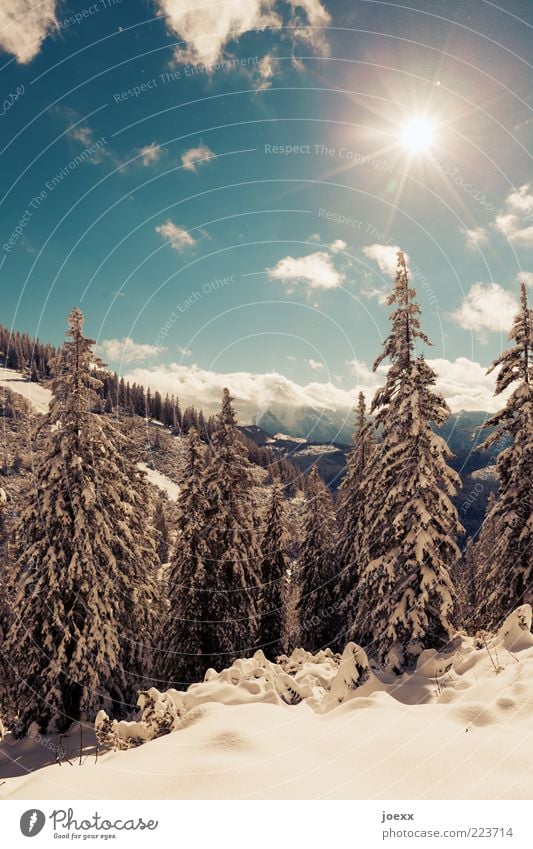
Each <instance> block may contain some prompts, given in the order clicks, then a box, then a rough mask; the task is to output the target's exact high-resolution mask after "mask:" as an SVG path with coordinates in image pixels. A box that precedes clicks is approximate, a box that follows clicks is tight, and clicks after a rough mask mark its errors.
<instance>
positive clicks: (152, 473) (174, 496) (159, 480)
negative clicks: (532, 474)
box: [137, 463, 180, 501]
mask: <svg viewBox="0 0 533 849" xmlns="http://www.w3.org/2000/svg"><path fill="white" fill-rule="evenodd" d="M137 465H138V467H139V469H142V471H143V472H146V476H147V478H148V480H149V482H150V483H151V484H153V485H154V486H157V487H158V488H159V489H162V490H163V492H166V494H167V495H168V497H169V498H170V500H171V501H177V500H178V498H179V494H180V488H179V486H178V485H177V484H176V483H174V481H171V480H170V478H167V476H166V475H163V474H162V473H161V472H158V471H156V470H155V469H151V468H150V467H149V466H147V465H146V463H138V464H137Z"/></svg>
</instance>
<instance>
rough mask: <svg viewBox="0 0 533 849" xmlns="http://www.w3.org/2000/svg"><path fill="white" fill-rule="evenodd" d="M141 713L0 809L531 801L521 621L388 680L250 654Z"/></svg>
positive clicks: (531, 697)
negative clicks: (88, 754)
mask: <svg viewBox="0 0 533 849" xmlns="http://www.w3.org/2000/svg"><path fill="white" fill-rule="evenodd" d="M139 707H140V711H139V717H138V719H137V720H136V721H135V722H112V721H110V720H108V719H107V718H106V716H105V714H103V713H101V714H99V716H98V718H97V722H96V726H97V729H98V734H99V735H103V736H104V737H105V736H106V735H107V741H108V743H109V742H110V743H112V744H113V746H114V748H115V751H110V752H108V753H106V754H104V755H103V756H100V757H99V758H98V761H97V762H96V763H95V762H94V759H87V760H85V761H84V765H83V766H80V767H78V766H75V767H74V768H70V767H69V768H68V770H65V769H61V768H60V767H58V766H56V765H52V766H47V767H46V768H44V769H40V770H37V771H35V772H33V773H32V774H30V775H28V776H26V777H18V778H8V779H7V781H6V785H4V786H3V788H2V790H3V792H4V795H5V796H6V797H8V798H21V799H38V798H43V799H45V798H49V799H53V798H69V799H72V798H84V799H86V798H126V799H136V798H139V799H141V798H157V799H158V798H163V799H179V798H284V799H297V798H319V797H320V798H334V799H339V798H360V799H365V798H382V799H393V798H399V799H401V798H413V799H443V798H451V799H462V798H470V799H484V798H509V799H526V798H531V795H532V793H533V775H532V771H531V758H532V755H533V724H532V719H533V636H532V634H531V608H530V607H529V606H528V605H524V606H523V607H520V608H518V610H516V611H515V612H514V613H513V614H512V615H511V616H509V617H508V618H507V620H506V621H505V623H504V625H503V626H502V628H500V630H499V631H498V633H497V634H496V635H490V634H480V635H478V636H476V637H466V636H465V635H464V634H458V635H457V636H456V638H455V640H454V641H453V645H452V647H451V650H450V651H449V652H447V653H439V652H436V651H433V650H427V651H425V652H423V653H422V654H421V655H420V657H419V659H418V664H417V667H416V669H415V670H414V671H413V672H410V673H405V674H404V675H402V676H400V677H395V676H393V675H390V676H389V675H385V674H383V673H381V672H379V671H376V670H375V669H373V668H372V667H371V665H369V663H368V661H367V658H366V655H365V653H364V652H363V651H362V649H360V648H359V647H358V646H355V645H354V644H353V643H350V644H348V645H347V646H346V648H345V650H344V652H343V654H342V656H341V657H339V655H333V654H332V653H331V652H329V651H324V652H319V653H318V654H316V655H311V654H310V653H309V652H306V651H304V650H303V649H298V650H296V651H295V652H293V654H292V655H291V656H290V657H281V658H280V659H279V662H278V663H276V664H274V663H270V662H269V661H267V660H266V659H265V657H264V655H263V653H262V652H257V653H256V654H255V655H254V657H253V658H248V659H243V660H238V661H237V662H236V663H234V664H233V665H232V666H231V667H230V668H229V669H224V670H223V671H222V672H215V671H214V670H210V671H209V672H208V673H207V674H206V676H205V680H204V681H203V682H202V683H198V684H193V685H192V686H191V687H189V688H188V690H187V691H186V692H181V691H177V690H172V689H171V690H167V691H165V692H160V691H158V690H156V689H155V688H152V689H150V690H147V691H146V692H144V693H142V694H141V695H140V697H139ZM23 743H25V745H26V746H27V741H23ZM140 744H143V745H140ZM5 745H6V744H5V743H4V744H2V746H5ZM21 745H22V744H21ZM132 745H133V746H134V748H130V747H131V746H132ZM127 748H128V749H129V751H124V749H127ZM0 751H1V750H0ZM24 751H25V752H26V751H27V750H24ZM17 754H18V752H17V748H16V746H13V745H12V746H11V749H10V757H11V759H14V758H16V757H17ZM23 757H24V756H23ZM26 757H27V754H26Z"/></svg>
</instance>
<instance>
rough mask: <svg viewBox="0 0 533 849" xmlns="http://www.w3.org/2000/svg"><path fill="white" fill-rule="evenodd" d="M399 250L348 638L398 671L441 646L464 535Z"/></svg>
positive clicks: (445, 412) (442, 411)
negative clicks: (418, 352)
mask: <svg viewBox="0 0 533 849" xmlns="http://www.w3.org/2000/svg"><path fill="white" fill-rule="evenodd" d="M415 294H416V293H415V291H414V290H413V289H411V288H410V287H409V278H408V272H407V267H406V263H405V257H404V254H403V253H402V252H401V251H400V252H398V266H397V272H396V281H395V285H394V289H393V292H392V294H391V295H390V297H389V299H388V302H389V304H391V305H394V310H393V312H392V315H391V322H392V331H391V333H390V335H389V336H388V337H387V339H386V340H385V342H384V349H383V352H382V354H381V355H380V356H379V357H378V358H377V360H376V362H375V364H374V370H376V369H377V368H378V366H379V365H380V363H381V362H382V361H383V360H384V359H385V358H388V359H389V361H390V368H389V369H388V371H387V378H386V382H385V385H384V386H383V387H382V388H380V389H378V391H377V392H376V395H375V397H374V400H373V403H372V412H374V413H375V424H376V428H380V429H381V436H382V441H381V444H380V445H379V446H378V449H377V450H376V453H375V454H374V457H373V462H372V468H371V469H370V470H369V473H368V475H367V476H366V481H365V495H366V509H365V514H364V517H363V519H362V521H361V524H360V527H361V535H360V537H361V549H360V562H361V567H362V574H361V580H360V583H359V589H358V594H359V603H358V607H357V611H356V616H355V620H354V622H353V624H352V627H351V629H350V631H349V638H350V639H355V641H356V642H360V643H361V644H362V645H367V646H368V647H369V651H370V652H371V653H372V654H374V656H375V657H376V658H377V659H378V660H379V661H380V662H382V663H385V664H388V665H391V666H392V667H393V668H394V669H395V670H396V671H401V670H403V669H405V668H406V666H408V665H409V664H411V663H412V662H413V661H414V660H415V658H416V656H417V655H418V654H419V653H420V652H421V651H422V650H423V649H424V648H431V647H433V648H439V649H441V648H443V646H444V645H445V644H446V642H447V640H448V639H449V636H450V635H451V632H452V624H451V616H452V614H453V603H454V601H453V600H454V589H453V585H452V581H451V578H450V571H449V570H450V568H451V566H452V564H453V563H454V561H455V560H456V558H457V557H458V556H459V549H458V548H457V544H456V537H457V536H458V534H460V533H461V532H462V531H463V528H462V526H461V525H460V523H459V520H458V518H457V512H456V510H455V507H454V506H453V504H452V501H451V499H452V498H453V496H454V495H455V493H456V486H457V485H458V484H459V483H460V481H459V477H458V475H457V474H456V473H455V472H454V471H453V470H452V469H451V468H450V467H449V466H448V464H447V460H448V459H449V457H450V456H451V452H450V450H449V449H448V446H447V445H446V443H445V441H444V440H443V439H442V438H441V437H440V436H438V435H437V434H436V433H435V432H434V431H433V430H432V425H434V426H436V427H440V426H441V425H442V424H443V423H444V422H445V421H446V419H447V418H448V416H449V412H450V411H449V409H448V406H447V404H446V402H445V401H444V399H443V398H442V397H440V396H439V395H437V394H436V393H435V392H434V390H433V387H434V385H435V382H436V375H435V372H434V371H433V370H432V369H431V368H430V367H429V366H428V364H427V363H426V362H425V360H424V359H423V357H421V356H415V345H416V343H417V340H419V341H420V342H423V343H426V344H429V340H428V339H427V337H426V336H425V335H424V333H422V331H421V326H420V318H419V317H420V307H419V306H418V304H417V303H415V301H414V298H415Z"/></svg>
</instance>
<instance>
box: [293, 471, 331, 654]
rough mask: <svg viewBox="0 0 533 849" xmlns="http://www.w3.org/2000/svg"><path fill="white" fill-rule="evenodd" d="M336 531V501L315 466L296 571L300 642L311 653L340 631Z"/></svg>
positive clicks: (328, 642)
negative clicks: (338, 625)
mask: <svg viewBox="0 0 533 849" xmlns="http://www.w3.org/2000/svg"><path fill="white" fill-rule="evenodd" d="M335 532H336V528H335V513H334V509H333V499H332V497H331V494H330V492H329V490H328V488H327V487H326V485H325V484H324V483H323V481H322V480H321V478H320V476H319V474H318V471H317V468H316V466H314V467H313V468H312V470H311V472H310V474H309V477H308V478H307V491H306V503H305V509H304V516H303V541H302V544H301V547H300V552H299V557H298V569H297V580H298V583H299V598H298V602H297V605H296V610H297V613H298V618H299V622H300V640H301V645H302V646H303V648H305V649H307V650H308V651H318V650H320V649H323V648H326V647H327V646H329V645H330V643H331V642H332V640H333V639H334V637H335V636H336V634H337V630H338V628H337V607H338V602H339V596H338V594H337V592H336V590H337V580H336V569H335V546H336V537H335Z"/></svg>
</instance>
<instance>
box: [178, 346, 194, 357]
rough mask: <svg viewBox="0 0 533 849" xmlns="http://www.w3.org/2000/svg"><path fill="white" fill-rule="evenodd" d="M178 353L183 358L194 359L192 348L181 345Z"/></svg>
mask: <svg viewBox="0 0 533 849" xmlns="http://www.w3.org/2000/svg"><path fill="white" fill-rule="evenodd" d="M178 351H179V352H180V354H181V356H182V357H192V351H191V349H190V348H184V347H182V346H181V345H178Z"/></svg>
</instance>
